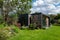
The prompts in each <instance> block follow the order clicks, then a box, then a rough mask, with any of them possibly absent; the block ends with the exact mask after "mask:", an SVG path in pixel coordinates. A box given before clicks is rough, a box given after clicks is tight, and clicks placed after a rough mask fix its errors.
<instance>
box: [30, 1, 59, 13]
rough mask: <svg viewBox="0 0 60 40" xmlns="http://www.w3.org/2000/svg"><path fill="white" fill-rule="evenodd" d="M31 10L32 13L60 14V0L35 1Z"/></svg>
mask: <svg viewBox="0 0 60 40" xmlns="http://www.w3.org/2000/svg"><path fill="white" fill-rule="evenodd" d="M30 10H31V13H35V12H42V13H45V14H57V13H60V0H33V3H32V8H31V9H30Z"/></svg>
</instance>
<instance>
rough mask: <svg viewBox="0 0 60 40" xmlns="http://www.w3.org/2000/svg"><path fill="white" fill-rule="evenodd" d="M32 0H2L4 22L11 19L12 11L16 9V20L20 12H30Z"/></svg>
mask: <svg viewBox="0 0 60 40" xmlns="http://www.w3.org/2000/svg"><path fill="white" fill-rule="evenodd" d="M31 1H32V0H3V1H2V0H1V1H0V3H1V4H0V5H1V9H2V11H1V12H2V13H1V14H2V16H3V20H4V22H5V23H7V22H8V21H9V20H8V18H9V15H10V14H11V13H10V12H13V11H14V10H15V11H16V20H17V16H18V15H19V14H23V13H30V11H29V9H30V8H31Z"/></svg>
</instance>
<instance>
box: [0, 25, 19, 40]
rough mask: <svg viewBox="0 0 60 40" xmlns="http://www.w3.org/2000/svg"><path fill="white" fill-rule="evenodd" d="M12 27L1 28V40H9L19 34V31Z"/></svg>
mask: <svg viewBox="0 0 60 40" xmlns="http://www.w3.org/2000/svg"><path fill="white" fill-rule="evenodd" d="M12 26H13V25H12ZM12 26H11V27H3V28H0V40H7V39H8V38H10V37H13V36H15V35H16V33H18V30H19V29H18V28H17V27H15V26H13V27H12Z"/></svg>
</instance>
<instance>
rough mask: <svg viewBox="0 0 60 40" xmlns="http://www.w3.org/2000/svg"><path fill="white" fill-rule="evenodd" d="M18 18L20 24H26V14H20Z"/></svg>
mask: <svg viewBox="0 0 60 40" xmlns="http://www.w3.org/2000/svg"><path fill="white" fill-rule="evenodd" d="M18 20H19V23H21V25H22V26H23V25H25V26H28V14H20V15H19V18H18Z"/></svg>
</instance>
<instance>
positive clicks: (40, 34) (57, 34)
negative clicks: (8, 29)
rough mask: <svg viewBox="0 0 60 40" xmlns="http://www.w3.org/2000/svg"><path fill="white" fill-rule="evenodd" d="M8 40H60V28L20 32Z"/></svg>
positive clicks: (53, 27)
mask: <svg viewBox="0 0 60 40" xmlns="http://www.w3.org/2000/svg"><path fill="white" fill-rule="evenodd" d="M8 40H60V26H52V27H50V28H48V29H46V30H43V29H39V30H20V31H19V33H18V34H17V35H16V36H14V37H11V38H10V39H8Z"/></svg>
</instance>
